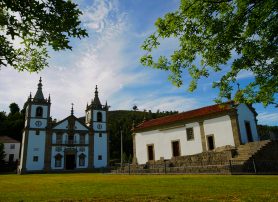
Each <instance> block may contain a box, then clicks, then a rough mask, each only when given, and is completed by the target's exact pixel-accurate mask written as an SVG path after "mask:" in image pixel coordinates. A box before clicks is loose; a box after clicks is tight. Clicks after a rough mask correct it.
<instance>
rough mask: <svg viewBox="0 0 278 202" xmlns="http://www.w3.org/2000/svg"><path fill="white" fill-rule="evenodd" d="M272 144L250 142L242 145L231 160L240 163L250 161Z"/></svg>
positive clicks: (268, 141)
mask: <svg viewBox="0 0 278 202" xmlns="http://www.w3.org/2000/svg"><path fill="white" fill-rule="evenodd" d="M270 143H271V141H270V140H263V141H258V142H248V143H246V144H244V145H240V146H239V147H238V148H237V150H236V155H235V156H234V157H233V158H231V160H232V161H239V162H244V161H248V160H249V159H250V158H251V157H253V156H254V155H255V154H256V153H258V152H259V151H261V150H262V149H263V148H264V147H266V146H267V145H268V144H270Z"/></svg>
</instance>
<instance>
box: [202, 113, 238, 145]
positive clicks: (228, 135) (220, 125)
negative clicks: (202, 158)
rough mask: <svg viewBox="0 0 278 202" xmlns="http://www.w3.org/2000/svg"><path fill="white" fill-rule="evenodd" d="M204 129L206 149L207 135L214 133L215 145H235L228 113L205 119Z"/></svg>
mask: <svg viewBox="0 0 278 202" xmlns="http://www.w3.org/2000/svg"><path fill="white" fill-rule="evenodd" d="M204 130H205V136H206V146H207V150H208V145H207V136H208V135H214V143H215V147H222V146H226V145H232V146H234V145H235V142H234V138H233V130H232V124H231V119H230V117H229V116H228V115H226V116H221V117H218V118H214V119H208V120H205V121H204Z"/></svg>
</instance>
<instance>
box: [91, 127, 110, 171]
mask: <svg viewBox="0 0 278 202" xmlns="http://www.w3.org/2000/svg"><path fill="white" fill-rule="evenodd" d="M101 134H102V137H99V133H95V134H94V165H93V166H94V167H95V168H101V167H106V166H107V133H101ZM98 155H101V156H102V160H98Z"/></svg>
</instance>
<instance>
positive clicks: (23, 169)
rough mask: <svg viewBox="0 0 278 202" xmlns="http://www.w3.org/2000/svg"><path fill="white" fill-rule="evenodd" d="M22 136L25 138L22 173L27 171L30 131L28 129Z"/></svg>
mask: <svg viewBox="0 0 278 202" xmlns="http://www.w3.org/2000/svg"><path fill="white" fill-rule="evenodd" d="M22 138H24V145H22V146H23V154H21V158H22V165H21V170H20V174H23V173H26V161H27V149H28V139H29V131H27V130H26V131H25V133H24V135H23V137H22Z"/></svg>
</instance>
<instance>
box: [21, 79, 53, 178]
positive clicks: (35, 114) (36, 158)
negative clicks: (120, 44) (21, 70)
mask: <svg viewBox="0 0 278 202" xmlns="http://www.w3.org/2000/svg"><path fill="white" fill-rule="evenodd" d="M50 105H51V101H50V95H49V97H48V99H45V98H44V95H43V92H42V80H41V78H40V80H39V83H38V89H37V92H36V94H35V96H34V98H32V95H31V93H30V96H29V98H28V99H27V101H26V103H25V105H24V108H25V110H26V115H25V124H24V131H23V137H22V148H21V158H20V166H19V169H20V172H21V173H25V172H36V171H38V172H40V171H43V170H44V168H45V165H44V162H45V159H44V158H45V143H46V129H47V126H48V122H49V118H50Z"/></svg>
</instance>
